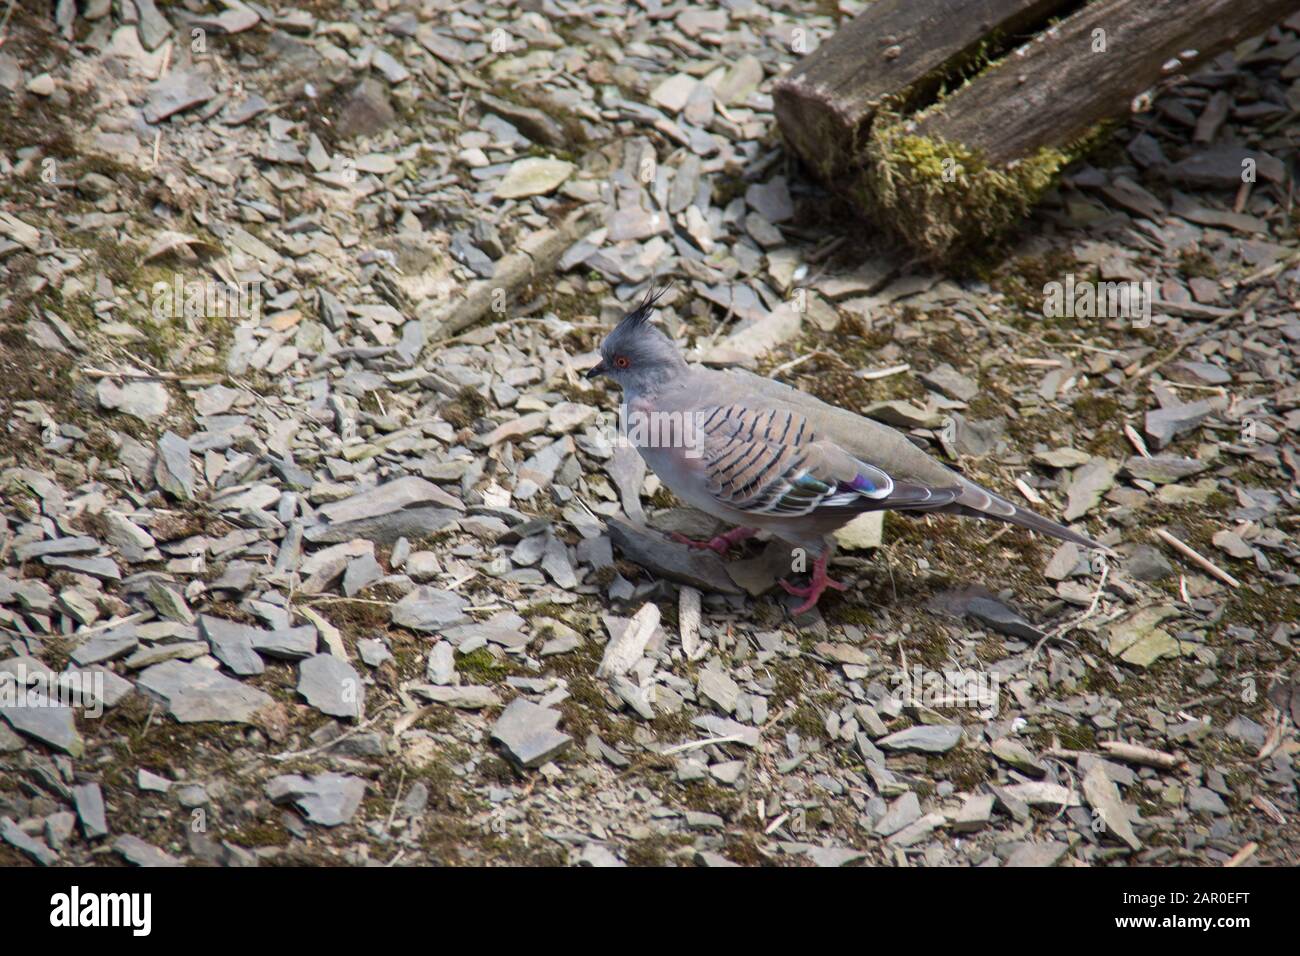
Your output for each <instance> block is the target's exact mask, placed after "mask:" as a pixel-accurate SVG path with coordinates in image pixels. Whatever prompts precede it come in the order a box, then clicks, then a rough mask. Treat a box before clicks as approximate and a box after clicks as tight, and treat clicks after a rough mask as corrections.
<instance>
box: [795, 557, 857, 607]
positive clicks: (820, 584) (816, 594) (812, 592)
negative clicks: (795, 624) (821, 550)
mask: <svg viewBox="0 0 1300 956" xmlns="http://www.w3.org/2000/svg"><path fill="white" fill-rule="evenodd" d="M830 559H831V554H830V552H829V551H827V552H826V553H825V554H823V555H822V556H821V557H820V558H818V559H817V560H816V561H814V562H813V573H812V581H810V582H809V583H808V586H807V587H805V588H798V587H795V586H794V585H793V584H790V583H789V582H788V581H786V580H785V578H782V579H781V582H780V583H781V587H783V588H785V590H786V593H787V594H793V595H794V596H795V597H801V598H807V599H808V600H806V601H804V602H803V603H802V604H800V605H799V606H798V607H797V608H795V609H794V610H793V611H792V612H791V613H792V614H793V615H794V616H795V617H798V616H799V615H800V614H803V613H805V612H807V611H810V610H812V609H813V608H814V607H816V606H817V601H818V600H819V599H820V598H821V596H822V592H823V591H825V590H826V589H827V588H834V589H835V590H836V591H843V590H845V589H846V588H847V587H848V585H847V584H841V583H840V582H839V581H832V580H831V579H830V578H829V577H828V576H827V574H826V565H827V564H828V563H829V562H830Z"/></svg>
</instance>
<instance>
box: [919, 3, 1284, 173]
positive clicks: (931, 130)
mask: <svg viewBox="0 0 1300 956" xmlns="http://www.w3.org/2000/svg"><path fill="white" fill-rule="evenodd" d="M1295 9H1296V0H1101V2H1098V3H1094V4H1090V5H1088V6H1086V7H1084V8H1083V9H1082V10H1080V11H1079V12H1078V13H1076V14H1075V15H1073V16H1071V17H1070V18H1069V19H1068V20H1066V21H1065V22H1064V23H1062V24H1061V25H1060V27H1059V28H1058V29H1052V30H1048V31H1046V32H1044V33H1042V34H1040V35H1038V36H1036V37H1035V38H1034V39H1033V40H1032V41H1030V42H1029V43H1027V44H1026V45H1025V46H1023V47H1021V48H1019V49H1018V50H1016V51H1015V53H1014V54H1012V55H1011V56H1009V57H1007V58H1006V59H1005V60H1003V61H1002V62H1001V63H999V64H997V66H996V68H991V69H988V70H986V71H984V72H983V73H981V74H980V77H979V80H978V81H977V82H974V83H971V84H969V85H968V86H965V87H963V88H962V89H960V90H958V91H957V92H955V93H953V94H952V95H951V96H950V97H948V98H947V99H946V100H944V101H943V103H942V104H940V105H939V106H938V107H937V108H936V109H934V110H932V111H930V112H929V113H928V114H927V115H926V116H924V117H923V118H921V119H920V120H919V121H918V122H917V124H916V132H917V133H918V134H919V135H921V136H931V137H936V138H940V139H946V140H951V141H954V142H959V143H964V144H965V145H967V146H968V147H970V148H971V149H973V150H976V151H979V152H981V153H982V154H983V155H984V156H985V157H986V158H987V160H988V161H989V162H990V163H1009V162H1012V161H1014V160H1016V159H1019V158H1021V157H1024V156H1029V155H1031V154H1032V153H1034V152H1035V151H1036V150H1038V149H1040V148H1042V147H1044V146H1058V147H1059V146H1062V145H1064V144H1066V143H1070V142H1072V141H1074V140H1077V139H1079V138H1080V137H1082V136H1084V135H1085V134H1086V133H1087V132H1088V131H1089V130H1090V129H1092V127H1093V126H1095V125H1096V124H1097V123H1099V122H1101V121H1102V120H1106V119H1112V118H1114V117H1118V116H1125V115H1127V114H1128V112H1129V107H1130V104H1131V103H1132V102H1133V98H1134V97H1135V96H1136V95H1137V94H1139V93H1141V92H1142V91H1144V90H1146V89H1148V88H1149V87H1151V86H1153V85H1154V84H1155V83H1156V82H1157V81H1158V80H1159V79H1160V78H1161V77H1162V76H1164V75H1167V74H1166V71H1165V69H1164V67H1165V65H1166V64H1172V63H1174V62H1177V63H1178V66H1177V68H1176V69H1177V71H1178V72H1186V71H1187V70H1188V69H1190V68H1192V67H1194V66H1196V64H1198V63H1203V62H1206V61H1207V60H1209V59H1210V58H1212V57H1215V56H1217V55H1218V54H1220V53H1222V52H1223V51H1224V50H1227V49H1230V48H1231V47H1232V46H1234V45H1235V44H1236V43H1239V42H1240V41H1242V40H1244V39H1246V38H1247V37H1250V36H1253V35H1254V34H1256V33H1262V32H1263V31H1264V30H1267V29H1268V28H1269V27H1270V26H1272V25H1273V24H1275V23H1279V22H1281V21H1282V19H1283V18H1284V17H1286V16H1287V15H1288V14H1290V13H1293V12H1295ZM1096 31H1101V33H1097V32H1096ZM1099 43H1104V46H1105V49H1104V50H1098V49H1097V46H1098V44H1099ZM1190 50H1195V51H1196V55H1195V56H1189V57H1184V56H1183V55H1182V54H1183V53H1184V51H1190Z"/></svg>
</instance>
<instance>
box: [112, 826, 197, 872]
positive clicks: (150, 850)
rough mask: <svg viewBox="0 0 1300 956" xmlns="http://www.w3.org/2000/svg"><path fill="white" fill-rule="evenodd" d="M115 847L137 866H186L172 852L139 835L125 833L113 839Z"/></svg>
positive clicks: (121, 854)
mask: <svg viewBox="0 0 1300 956" xmlns="http://www.w3.org/2000/svg"><path fill="white" fill-rule="evenodd" d="M113 849H114V850H115V851H117V853H118V855H119V856H121V857H122V859H124V860H126V861H127V862H128V863H134V864H135V865H136V866H184V865H185V864H183V863H182V862H181V861H180V860H178V859H176V857H174V856H172V855H171V854H170V853H164V852H163V851H162V850H160V849H158V848H157V847H156V846H154V845H153V844H151V843H145V842H144V840H141V839H140V838H139V837H138V836H132V835H130V834H124V835H122V836H120V837H118V838H117V839H116V840H114V841H113Z"/></svg>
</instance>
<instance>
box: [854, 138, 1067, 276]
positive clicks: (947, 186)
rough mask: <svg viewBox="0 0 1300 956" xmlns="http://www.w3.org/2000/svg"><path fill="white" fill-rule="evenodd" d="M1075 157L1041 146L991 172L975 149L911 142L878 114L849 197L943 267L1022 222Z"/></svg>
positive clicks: (929, 140)
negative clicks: (1022, 157) (1026, 155)
mask: <svg viewBox="0 0 1300 956" xmlns="http://www.w3.org/2000/svg"><path fill="white" fill-rule="evenodd" d="M1074 153H1075V151H1074V150H1073V149H1067V150H1061V149H1053V148H1047V147H1044V148H1043V149H1040V150H1039V151H1038V152H1037V153H1035V154H1034V155H1033V156H1030V157H1028V158H1027V159H1024V160H1020V161H1018V162H1015V163H1012V164H1010V165H1007V166H998V165H995V164H991V163H989V162H988V161H987V160H986V159H985V158H984V157H983V155H982V154H981V153H980V152H979V151H978V150H975V149H972V148H970V147H967V146H965V145H964V144H962V143H955V142H950V141H946V140H941V139H932V138H929V137H925V136H918V135H916V134H915V133H914V132H910V131H909V125H908V124H907V123H905V122H903V121H902V120H900V119H899V118H898V117H897V116H894V115H890V114H884V113H882V114H880V115H878V116H877V117H876V120H875V122H874V123H873V124H872V128H871V133H870V135H869V137H868V140H867V144H866V149H865V155H864V157H863V166H862V170H861V173H860V175H859V177H858V181H857V183H856V184H855V186H854V187H853V190H852V191H853V196H852V198H853V199H854V201H856V202H857V203H858V205H859V206H860V207H861V208H862V209H863V211H864V212H866V213H867V214H868V215H870V216H871V217H872V218H874V219H875V220H877V221H880V222H885V223H888V224H889V225H890V227H891V228H893V229H894V231H895V232H897V233H898V235H899V237H900V238H901V239H902V240H903V241H904V242H906V243H907V244H908V245H909V246H911V247H912V248H913V249H915V250H916V251H917V252H918V253H920V254H921V255H922V256H923V257H925V258H926V259H927V260H929V261H931V262H934V263H939V264H943V263H949V262H951V261H952V260H954V259H955V258H958V257H960V256H963V255H965V254H967V253H970V252H972V251H976V250H979V249H981V248H983V247H986V246H987V245H988V244H989V243H990V242H992V241H995V240H996V239H998V238H1000V237H1001V236H1003V235H1004V234H1005V233H1006V232H1007V231H1008V230H1009V229H1010V228H1011V227H1012V226H1014V225H1015V224H1016V223H1018V222H1019V221H1021V220H1022V219H1023V218H1024V217H1025V215H1027V214H1028V212H1029V211H1030V210H1031V209H1032V208H1033V207H1034V205H1035V204H1037V202H1038V200H1039V199H1040V198H1041V197H1042V195H1043V193H1045V192H1046V191H1047V190H1048V189H1049V188H1051V186H1052V184H1053V183H1054V182H1055V179H1056V174H1057V173H1058V172H1060V170H1061V169H1062V168H1064V167H1065V165H1066V164H1067V163H1069V162H1070V160H1071V159H1072V158H1073V155H1074Z"/></svg>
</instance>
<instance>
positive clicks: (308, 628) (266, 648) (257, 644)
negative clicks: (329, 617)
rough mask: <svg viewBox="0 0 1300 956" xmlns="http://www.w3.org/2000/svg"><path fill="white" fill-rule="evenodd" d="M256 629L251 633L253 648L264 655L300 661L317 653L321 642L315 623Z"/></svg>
mask: <svg viewBox="0 0 1300 956" xmlns="http://www.w3.org/2000/svg"><path fill="white" fill-rule="evenodd" d="M255 631H256V633H254V634H251V635H250V638H251V640H252V642H253V650H255V651H257V653H259V654H261V655H263V656H264V657H276V658H280V659H282V660H288V661H300V660H302V659H303V658H305V657H311V656H312V655H313V654H315V653H316V648H317V647H318V646H319V644H320V640H319V635H318V634H317V632H316V626H315V625H314V624H302V625H300V626H298V627H282V628H277V629H276V630H272V631H266V630H262V629H261V628H256V629H255Z"/></svg>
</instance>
